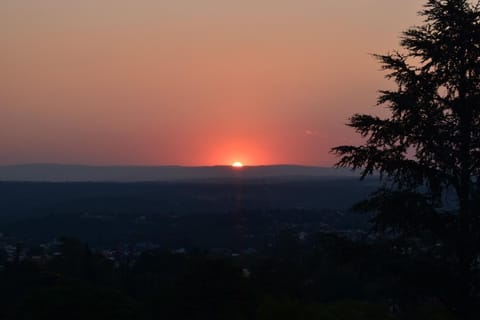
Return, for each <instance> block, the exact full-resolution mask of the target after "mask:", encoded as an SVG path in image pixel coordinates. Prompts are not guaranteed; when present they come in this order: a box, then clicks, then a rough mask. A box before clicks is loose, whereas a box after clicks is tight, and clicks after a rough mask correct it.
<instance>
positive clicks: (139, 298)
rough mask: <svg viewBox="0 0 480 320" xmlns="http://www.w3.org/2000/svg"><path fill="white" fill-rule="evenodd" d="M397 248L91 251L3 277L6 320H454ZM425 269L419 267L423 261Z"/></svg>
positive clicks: (21, 264)
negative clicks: (117, 257)
mask: <svg viewBox="0 0 480 320" xmlns="http://www.w3.org/2000/svg"><path fill="white" fill-rule="evenodd" d="M404 250H405V248H404V247H402V245H401V244H400V243H395V242H391V241H386V240H385V241H376V242H375V243H374V244H373V243H366V242H358V241H356V242H353V241H350V240H347V239H345V238H341V237H338V236H336V235H333V234H325V233H324V234H316V235H313V236H311V237H309V238H307V239H304V240H299V239H298V237H297V234H296V233H294V232H290V231H288V230H287V231H283V232H281V233H280V234H279V235H278V236H277V237H276V240H275V244H274V245H273V246H272V247H271V248H269V249H266V250H264V251H262V252H257V253H252V254H242V255H235V254H234V255H226V254H221V255H219V254H215V253H213V252H211V251H203V250H190V251H187V252H177V253H175V252H172V251H159V250H150V251H148V250H147V251H145V252H143V253H142V254H141V255H140V256H139V257H137V258H135V259H132V260H129V259H124V260H123V261H120V263H118V262H117V263H113V262H112V261H111V260H109V259H107V258H106V257H104V256H103V255H101V254H99V253H98V252H96V251H95V250H92V249H90V248H89V247H88V246H87V245H85V244H84V243H82V242H80V241H78V240H75V239H69V238H63V239H62V240H61V242H60V254H58V255H56V256H54V257H51V259H48V260H42V261H36V260H33V259H24V260H23V261H20V259H14V260H13V261H10V262H6V263H5V265H4V267H3V269H2V270H1V271H0V281H1V284H2V286H1V291H0V318H1V319H12V320H13V319H51V320H55V319H72V320H75V319H92V320H93V319H272V320H273V319H325V320H329V319H332V320H334V319H345V320H347V319H352V320H353V319H356V320H361V319H365V320H367V319H368V320H372V319H373V320H374V319H455V318H454V317H453V316H452V315H450V314H449V312H448V311H447V310H446V309H445V308H444V307H443V306H442V304H441V301H439V299H438V290H443V289H444V284H443V278H442V277H443V274H442V273H441V270H439V268H437V267H436V266H430V268H426V265H425V264H424V263H423V262H420V263H419V261H416V258H415V257H412V256H410V255H408V254H406V253H405V252H404ZM419 259H420V258H419Z"/></svg>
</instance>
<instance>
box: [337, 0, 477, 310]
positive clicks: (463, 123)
mask: <svg viewBox="0 0 480 320" xmlns="http://www.w3.org/2000/svg"><path fill="white" fill-rule="evenodd" d="M420 15H421V16H423V17H424V21H423V24H422V25H421V26H416V27H412V28H410V29H408V30H406V31H405V32H404V33H403V36H402V38H401V47H402V50H400V51H395V52H393V53H391V54H387V55H376V56H375V57H376V58H378V60H379V61H380V62H381V64H382V67H383V69H384V70H387V71H388V74H387V78H389V79H393V80H394V81H395V83H396V85H397V86H396V89H395V90H385V91H380V96H379V99H378V105H379V106H381V107H385V108H388V110H389V116H388V117H386V118H381V117H377V116H372V115H365V114H355V115H354V116H353V117H352V118H351V119H350V122H349V124H348V125H349V126H351V127H353V128H355V130H356V131H357V132H358V133H359V134H360V135H361V136H362V137H364V138H365V143H364V144H363V145H360V146H339V147H336V148H333V149H332V151H333V152H334V153H336V154H337V155H339V156H340V157H341V158H340V161H339V162H338V163H337V165H338V166H340V167H350V168H354V169H360V170H361V172H362V178H363V177H365V176H367V175H371V174H373V173H379V174H381V176H382V177H383V181H384V182H385V183H384V187H383V188H382V189H381V190H379V191H378V192H377V193H375V194H374V195H372V196H371V198H370V199H368V200H367V201H365V202H363V203H361V204H359V205H358V206H357V209H361V210H367V211H373V212H374V213H375V217H374V219H373V222H374V225H375V227H376V230H377V231H381V232H387V233H388V234H389V235H390V236H391V237H397V238H401V239H402V240H404V241H405V242H406V243H408V245H407V247H408V249H409V250H411V251H412V252H415V253H416V254H423V256H428V257H429V258H430V259H431V261H436V264H435V263H432V266H433V265H437V266H438V267H439V268H440V269H442V271H444V272H443V273H441V274H443V275H444V278H443V280H442V283H441V286H439V290H438V295H439V297H440V298H441V299H442V300H443V301H444V302H445V303H446V305H447V306H448V307H449V308H450V309H451V310H453V311H454V312H455V313H457V314H458V315H460V316H461V317H462V318H469V317H473V314H475V313H477V315H478V310H476V309H478V308H479V304H478V303H479V299H478V298H479V288H480V285H479V277H480V276H479V268H480V265H479V262H480V260H479V257H480V255H479V253H480V191H479V190H480V4H479V2H477V3H476V4H473V3H472V1H467V0H429V1H427V3H426V4H425V6H424V10H423V11H421V12H420ZM413 249H417V250H413ZM442 288H443V290H442Z"/></svg>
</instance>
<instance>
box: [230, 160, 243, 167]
mask: <svg viewBox="0 0 480 320" xmlns="http://www.w3.org/2000/svg"><path fill="white" fill-rule="evenodd" d="M232 167H234V168H242V167H243V163H241V162H240V161H235V162H234V163H232Z"/></svg>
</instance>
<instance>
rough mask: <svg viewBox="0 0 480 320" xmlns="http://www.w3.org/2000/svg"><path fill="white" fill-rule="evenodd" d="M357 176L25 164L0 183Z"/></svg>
mask: <svg viewBox="0 0 480 320" xmlns="http://www.w3.org/2000/svg"><path fill="white" fill-rule="evenodd" d="M352 176H358V175H356V174H355V173H353V172H352V171H350V170H347V169H335V168H327V167H314V166H301V165H266V166H245V167H243V168H232V167H231V166H211V167H208V166H201V167H184V166H89V165H67V164H22V165H3V166H0V181H28V182H40V181H41V182H87V181H91V182H146V181H152V182H153V181H182V180H203V179H235V178H238V179H266V178H289V179H300V178H302V179H303V178H305V179H306V178H328V177H331V178H334V177H335V178H339V177H352Z"/></svg>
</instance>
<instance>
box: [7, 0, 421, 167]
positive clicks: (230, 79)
mask: <svg viewBox="0 0 480 320" xmlns="http://www.w3.org/2000/svg"><path fill="white" fill-rule="evenodd" d="M422 3H424V1H421V0H343V1H338V0H285V1H282V0H241V1H229V0H201V1H200V0H175V1H162V0H130V1H126V0H81V1H76V0H42V1H38V0H2V1H1V2H0V70H1V72H0V164H14V163H32V162H34V163H38V162H49V163H76V164H97V165H113V164H138V165H165V164H178V165H214V164H229V163H231V162H233V161H236V160H238V161H243V162H244V163H246V164H251V165H254V164H274V163H295V164H308V165H322V166H329V165H332V164H333V163H334V161H335V159H334V157H333V156H332V155H331V154H329V149H330V148H331V147H333V146H335V145H338V144H345V143H358V142H359V141H360V140H359V139H358V137H356V135H355V134H354V132H353V131H352V130H351V129H349V128H347V127H345V126H344V124H345V122H346V121H347V118H348V117H349V116H350V115H351V114H352V113H355V112H375V111H376V109H375V107H374V105H375V101H376V96H377V90H379V89H382V88H383V89H384V88H388V87H390V86H391V84H389V83H388V82H387V81H386V80H384V79H383V75H384V74H383V73H382V72H380V71H379V65H378V63H377V62H376V61H375V60H374V59H373V58H372V57H371V56H369V53H386V52H388V51H391V50H392V49H395V48H398V37H399V35H400V33H401V31H402V30H404V29H405V28H407V27H409V26H411V25H414V24H418V23H420V18H418V16H417V14H416V13H417V11H418V10H420V9H421V6H422Z"/></svg>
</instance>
